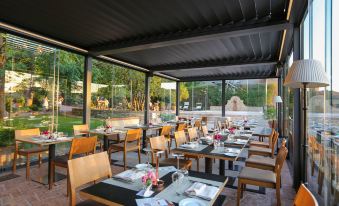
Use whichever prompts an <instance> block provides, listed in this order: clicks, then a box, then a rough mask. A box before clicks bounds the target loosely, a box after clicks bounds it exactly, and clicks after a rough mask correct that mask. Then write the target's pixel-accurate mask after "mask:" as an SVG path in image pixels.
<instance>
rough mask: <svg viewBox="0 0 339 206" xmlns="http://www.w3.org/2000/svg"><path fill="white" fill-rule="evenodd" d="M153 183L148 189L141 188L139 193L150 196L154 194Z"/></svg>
mask: <svg viewBox="0 0 339 206" xmlns="http://www.w3.org/2000/svg"><path fill="white" fill-rule="evenodd" d="M151 188H152V185H150V186H148V187H147V188H146V189H144V190H140V191H139V192H138V193H137V195H138V196H141V197H150V196H152V195H153V193H154V191H152V189H151Z"/></svg>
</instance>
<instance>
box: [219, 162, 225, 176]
mask: <svg viewBox="0 0 339 206" xmlns="http://www.w3.org/2000/svg"><path fill="white" fill-rule="evenodd" d="M219 175H222V176H225V160H222V159H220V160H219Z"/></svg>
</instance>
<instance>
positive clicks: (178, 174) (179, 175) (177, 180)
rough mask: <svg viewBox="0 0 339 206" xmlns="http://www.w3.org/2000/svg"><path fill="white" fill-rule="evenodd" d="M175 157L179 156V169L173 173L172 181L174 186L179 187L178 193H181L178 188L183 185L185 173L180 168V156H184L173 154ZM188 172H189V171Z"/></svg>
mask: <svg viewBox="0 0 339 206" xmlns="http://www.w3.org/2000/svg"><path fill="white" fill-rule="evenodd" d="M172 155H173V156H174V157H175V158H177V171H175V172H174V173H173V174H172V182H173V184H174V188H176V189H177V193H178V194H181V193H180V192H179V191H178V189H179V188H181V186H182V183H183V180H184V177H185V175H184V173H183V172H182V171H181V170H180V164H179V161H180V159H179V158H180V157H182V156H184V155H182V154H172ZM187 173H188V172H187Z"/></svg>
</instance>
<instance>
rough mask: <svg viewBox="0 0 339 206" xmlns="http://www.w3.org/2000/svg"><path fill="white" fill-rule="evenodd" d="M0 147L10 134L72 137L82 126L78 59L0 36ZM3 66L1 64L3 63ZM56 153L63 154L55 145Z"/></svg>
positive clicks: (9, 141)
mask: <svg viewBox="0 0 339 206" xmlns="http://www.w3.org/2000/svg"><path fill="white" fill-rule="evenodd" d="M0 36H1V39H2V40H1V41H2V44H3V47H2V48H1V53H0V55H1V57H0V58H1V60H0V61H1V62H2V63H4V64H3V67H0V95H1V98H0V146H8V145H12V144H13V143H14V130H16V129H28V128H39V129H40V131H41V132H43V131H45V130H49V131H55V132H56V131H57V132H63V133H65V134H67V135H72V134H73V125H74V124H80V123H82V105H83V88H82V84H83V80H82V79H83V62H84V58H83V56H80V55H77V54H74V53H70V52H66V51H63V50H59V49H55V48H52V47H48V46H46V45H43V44H39V43H37V42H34V41H31V40H27V39H24V38H21V37H17V36H14V35H11V34H4V33H3V34H0ZM4 60H5V61H4ZM57 151H58V152H59V153H62V154H63V153H65V152H66V151H68V147H67V144H64V145H62V144H60V145H58V150H57Z"/></svg>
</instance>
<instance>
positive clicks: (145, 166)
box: [135, 164, 148, 170]
mask: <svg viewBox="0 0 339 206" xmlns="http://www.w3.org/2000/svg"><path fill="white" fill-rule="evenodd" d="M147 167H148V165H147V164H137V165H135V168H137V169H138V170H144V169H146V168H147Z"/></svg>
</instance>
